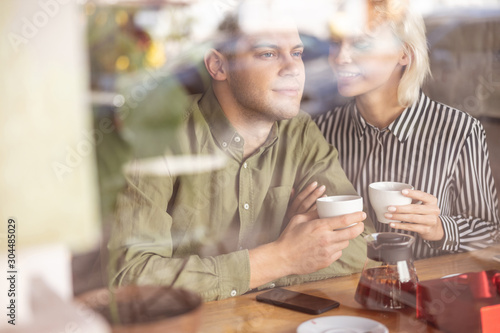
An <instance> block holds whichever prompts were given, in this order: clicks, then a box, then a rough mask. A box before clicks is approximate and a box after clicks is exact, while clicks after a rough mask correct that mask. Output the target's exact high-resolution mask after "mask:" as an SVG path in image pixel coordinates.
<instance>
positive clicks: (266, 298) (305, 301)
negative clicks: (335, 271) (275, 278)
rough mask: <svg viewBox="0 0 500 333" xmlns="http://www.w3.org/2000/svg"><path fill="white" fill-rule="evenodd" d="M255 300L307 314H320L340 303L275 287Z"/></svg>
mask: <svg viewBox="0 0 500 333" xmlns="http://www.w3.org/2000/svg"><path fill="white" fill-rule="evenodd" d="M256 299H257V301H259V302H264V303H268V304H273V305H277V306H281V307H284V308H287V309H291V310H295V311H300V312H304V313H309V314H320V313H323V312H325V311H328V310H331V309H334V308H337V307H338V306H339V305H340V303H339V302H337V301H334V300H332V299H328V298H323V297H318V296H313V295H308V294H303V293H299V292H296V291H291V290H287V289H282V288H275V289H273V290H269V291H267V292H265V293H262V294H259V295H257V297H256Z"/></svg>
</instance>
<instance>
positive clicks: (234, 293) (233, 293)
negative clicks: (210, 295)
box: [231, 289, 237, 297]
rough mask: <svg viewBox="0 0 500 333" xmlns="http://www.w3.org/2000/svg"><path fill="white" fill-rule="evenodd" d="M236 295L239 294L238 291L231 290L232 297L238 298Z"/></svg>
mask: <svg viewBox="0 0 500 333" xmlns="http://www.w3.org/2000/svg"><path fill="white" fill-rule="evenodd" d="M236 294H237V292H236V290H234V289H233V290H231V297H234V296H236Z"/></svg>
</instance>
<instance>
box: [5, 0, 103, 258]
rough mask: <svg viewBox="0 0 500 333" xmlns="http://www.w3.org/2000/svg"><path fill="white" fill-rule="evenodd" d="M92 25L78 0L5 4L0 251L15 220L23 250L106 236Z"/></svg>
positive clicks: (82, 243)
mask: <svg viewBox="0 0 500 333" xmlns="http://www.w3.org/2000/svg"><path fill="white" fill-rule="evenodd" d="M84 28H85V27H84V17H83V16H82V14H81V8H80V6H79V5H78V1H75V0H40V1H38V0H23V1H18V0H2V1H1V2H0V35H1V36H2V38H1V39H0V43H1V44H0V73H1V74H0V76H1V79H0V228H1V229H0V244H1V247H2V248H0V253H2V252H5V251H6V246H5V245H4V244H6V243H5V240H6V233H7V226H6V224H7V220H8V218H9V217H14V218H15V219H16V222H17V227H18V228H17V245H18V246H19V247H28V246H30V247H31V246H32V245H38V244H43V243H64V244H68V245H69V246H70V248H71V250H72V251H84V250H87V249H89V248H90V247H93V246H94V245H95V244H96V243H97V241H98V238H99V236H100V221H99V215H98V206H97V205H98V197H97V184H96V179H97V178H96V170H95V159H94V151H93V149H94V146H93V143H92V141H91V139H90V137H91V135H92V131H91V112H90V108H89V105H88V101H87V81H88V69H87V63H86V53H85V52H86V50H85V45H84V40H85V39H84ZM6 37H7V38H6ZM86 133H87V135H86ZM89 133H90V134H89Z"/></svg>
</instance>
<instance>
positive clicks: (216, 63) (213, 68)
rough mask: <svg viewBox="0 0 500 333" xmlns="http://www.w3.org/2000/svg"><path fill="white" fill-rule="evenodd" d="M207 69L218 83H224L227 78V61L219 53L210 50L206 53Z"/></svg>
mask: <svg viewBox="0 0 500 333" xmlns="http://www.w3.org/2000/svg"><path fill="white" fill-rule="evenodd" d="M204 60H205V67H206V68H207V71H208V73H209V74H210V76H211V77H212V78H213V79H214V80H217V81H224V80H225V79H226V78H227V72H226V71H227V66H226V64H227V59H226V57H225V56H224V55H222V54H221V53H220V52H219V51H217V50H215V49H210V50H209V51H207V53H205V57H204Z"/></svg>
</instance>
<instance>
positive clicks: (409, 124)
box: [350, 91, 430, 142]
mask: <svg viewBox="0 0 500 333" xmlns="http://www.w3.org/2000/svg"><path fill="white" fill-rule="evenodd" d="M351 103H352V105H351V106H350V112H351V115H352V118H353V119H354V122H355V124H356V125H355V127H356V131H357V133H358V137H359V139H360V140H361V138H362V137H363V135H364V134H365V131H366V127H367V126H370V127H373V126H371V125H370V124H368V123H367V122H366V120H365V119H364V118H363V116H362V115H361V114H360V113H359V111H358V109H357V108H356V103H355V102H354V101H352V102H351ZM429 103H430V99H429V97H427V96H426V95H425V94H424V93H423V92H422V91H421V92H420V96H419V98H418V99H417V101H415V102H414V103H413V104H412V105H410V106H408V107H407V108H406V109H404V111H403V112H402V113H401V114H400V115H399V116H398V117H397V118H396V119H395V120H394V121H393V122H392V123H391V124H389V126H387V130H389V131H390V132H391V133H392V135H394V136H395V137H396V138H397V139H398V140H399V141H400V142H405V141H406V140H407V139H408V137H409V136H410V135H411V134H412V133H413V131H414V129H415V126H416V124H417V121H418V119H419V118H420V115H421V114H422V113H423V112H424V110H425V109H426V108H427V107H428V105H429ZM373 128H374V127H373Z"/></svg>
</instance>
